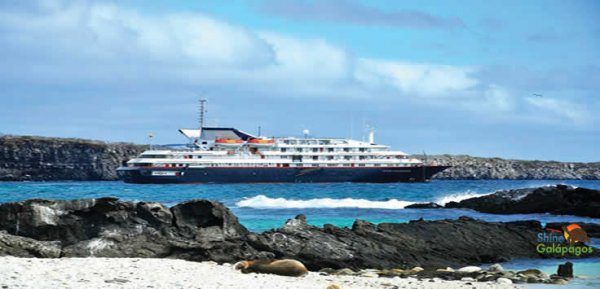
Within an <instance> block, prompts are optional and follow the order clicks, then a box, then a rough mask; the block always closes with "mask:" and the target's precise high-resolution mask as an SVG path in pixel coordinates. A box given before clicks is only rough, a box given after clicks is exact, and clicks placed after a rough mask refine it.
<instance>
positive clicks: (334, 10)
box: [0, 0, 600, 161]
mask: <svg viewBox="0 0 600 289" xmlns="http://www.w3.org/2000/svg"><path fill="white" fill-rule="evenodd" d="M599 51H600V2H598V1H413V2H408V1H351V0H340V1H335V0H324V1H291V0H279V1H274V0H273V1H258V0H256V1H183V0H178V1H142V0H136V1H54V0H47V1H11V0H8V1H2V2H1V3H0V132H2V133H5V134H29V135H45V136H62V137H81V138H93V139H101V140H107V141H131V142H137V143H144V142H146V135H147V134H148V133H149V132H153V133H154V134H156V142H158V143H178V142H182V141H184V139H183V138H182V137H181V136H179V135H178V133H177V131H176V130H177V129H178V128H181V127H194V126H196V125H197V100H198V98H199V97H200V95H202V96H203V97H205V98H208V99H209V108H208V119H209V120H208V123H209V124H211V125H216V124H218V125H222V126H234V127H238V128H240V129H243V130H247V131H249V132H255V131H256V128H257V127H258V126H261V127H262V131H263V132H264V133H265V134H266V135H269V136H270V135H276V136H285V135H299V134H300V133H301V132H302V130H303V129H309V130H310V131H311V132H312V134H313V135H316V136H338V137H349V136H353V137H354V138H357V139H360V138H361V137H362V136H363V134H364V131H365V130H364V124H365V123H366V124H369V125H371V126H374V127H375V128H376V131H377V133H376V139H377V141H378V142H380V143H385V144H389V145H392V147H393V148H395V149H400V150H404V151H407V152H411V153H420V152H423V151H426V152H427V153H430V154H441V153H450V154H471V155H478V156H498V157H505V158H520V159H543V160H563V161H600V153H599V151H600V150H599V149H598V143H600V127H599V118H600V117H599V116H598V109H600V101H599V98H598V91H600V52H599Z"/></svg>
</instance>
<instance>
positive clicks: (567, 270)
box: [556, 262, 573, 278]
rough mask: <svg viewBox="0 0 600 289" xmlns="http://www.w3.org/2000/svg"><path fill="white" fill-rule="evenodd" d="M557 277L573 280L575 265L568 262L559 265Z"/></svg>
mask: <svg viewBox="0 0 600 289" xmlns="http://www.w3.org/2000/svg"><path fill="white" fill-rule="evenodd" d="M556 275H558V276H560V277H565V278H573V263H571V262H566V263H564V264H560V265H558V268H557V269H556Z"/></svg>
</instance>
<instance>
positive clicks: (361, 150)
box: [358, 148, 366, 152]
mask: <svg viewBox="0 0 600 289" xmlns="http://www.w3.org/2000/svg"><path fill="white" fill-rule="evenodd" d="M358 150H359V151H360V152H364V151H365V150H366V149H365V148H359V149H358Z"/></svg>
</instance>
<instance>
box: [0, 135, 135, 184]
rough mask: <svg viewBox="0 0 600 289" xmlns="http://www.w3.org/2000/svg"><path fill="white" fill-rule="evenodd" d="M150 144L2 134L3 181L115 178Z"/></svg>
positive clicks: (0, 176)
mask: <svg viewBox="0 0 600 289" xmlns="http://www.w3.org/2000/svg"><path fill="white" fill-rule="evenodd" d="M144 149H146V146H143V145H134V144H128V143H105V142H101V141H91V140H83V139H69V138H46V137H32V136H0V181H23V180H31V181H49V180H115V179H117V175H116V168H117V167H118V166H119V165H120V164H121V163H122V162H123V161H125V160H128V159H129V158H131V157H134V156H136V155H138V154H139V153H141V152H142V151H143V150H144Z"/></svg>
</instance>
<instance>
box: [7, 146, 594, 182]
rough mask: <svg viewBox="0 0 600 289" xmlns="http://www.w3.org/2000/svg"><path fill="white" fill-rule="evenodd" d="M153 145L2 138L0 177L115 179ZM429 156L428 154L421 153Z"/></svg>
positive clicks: (502, 168)
mask: <svg viewBox="0 0 600 289" xmlns="http://www.w3.org/2000/svg"><path fill="white" fill-rule="evenodd" d="M146 148H147V146H145V145H136V144H131V143H106V142H102V141H93V140H84V139H71V138H48V137H37V136H9V135H5V136H0V181H25V180H32V181H51V180H115V179H116V178H117V176H116V172H115V169H116V168H117V167H118V166H119V165H120V164H121V162H122V161H124V160H127V159H129V158H132V157H134V156H136V155H138V154H139V153H141V152H142V151H143V150H144V149H146ZM415 157H417V158H421V159H423V156H419V155H417V156H415ZM427 160H428V162H430V163H433V162H435V163H437V164H440V165H450V166H452V168H450V169H447V170H445V171H443V172H441V173H438V174H437V175H435V176H434V178H436V179H577V180H599V179H600V162H596V163H562V162H555V161H523V160H507V159H500V158H481V157H471V156H457V155H434V156H428V157H427Z"/></svg>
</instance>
